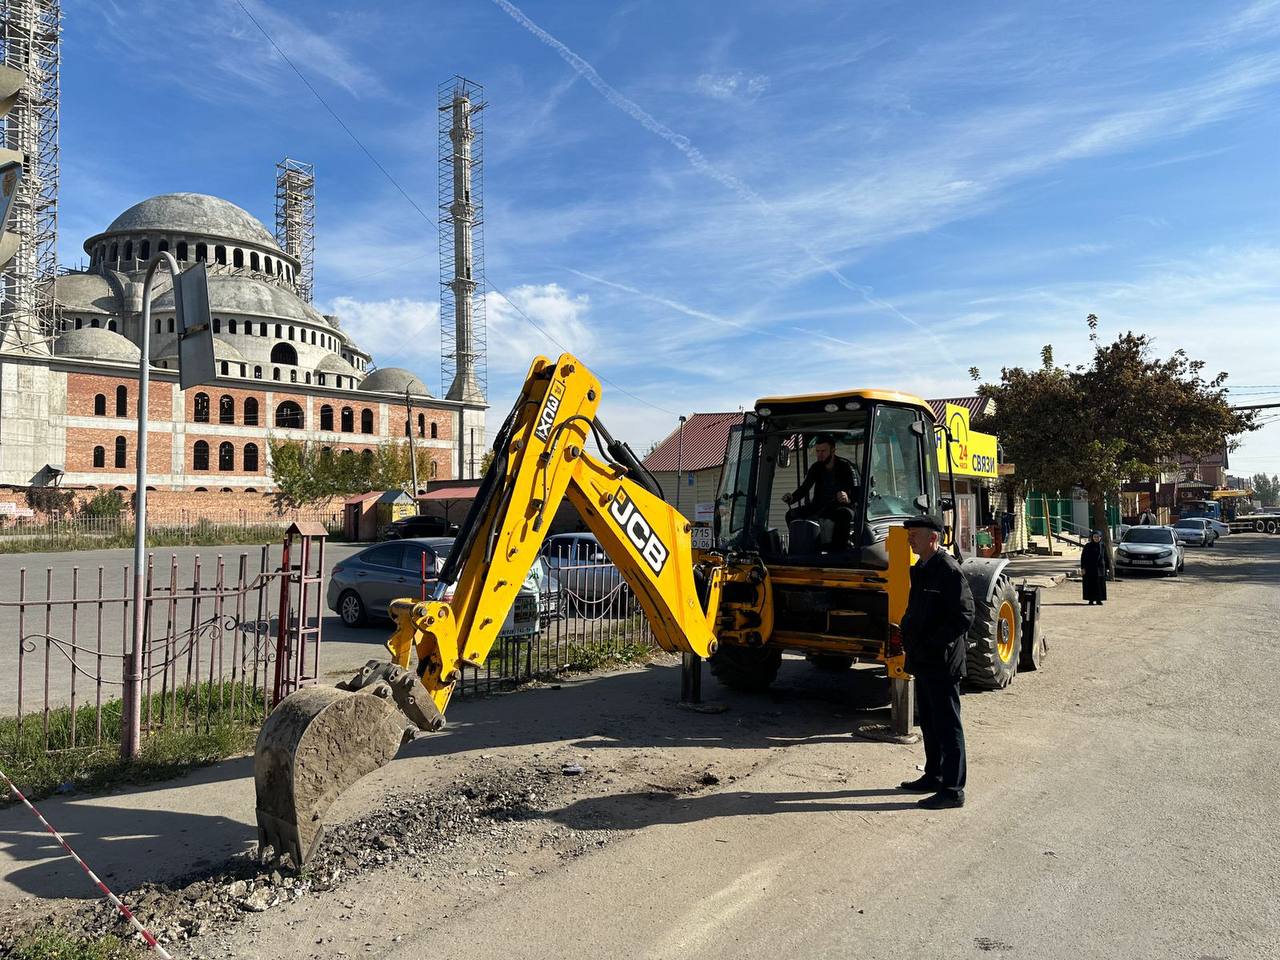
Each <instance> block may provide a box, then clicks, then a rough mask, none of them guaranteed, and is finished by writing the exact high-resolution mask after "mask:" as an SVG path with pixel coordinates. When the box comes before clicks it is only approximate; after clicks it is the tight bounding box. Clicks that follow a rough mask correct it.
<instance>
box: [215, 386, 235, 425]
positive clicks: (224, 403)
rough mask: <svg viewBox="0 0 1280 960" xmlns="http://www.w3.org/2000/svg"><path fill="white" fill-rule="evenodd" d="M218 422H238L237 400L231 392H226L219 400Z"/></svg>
mask: <svg viewBox="0 0 1280 960" xmlns="http://www.w3.org/2000/svg"><path fill="white" fill-rule="evenodd" d="M218 422H219V423H235V422H236V401H235V399H234V398H233V397H232V396H231V395H230V394H229V393H224V394H223V395H222V397H221V398H220V399H219V400H218Z"/></svg>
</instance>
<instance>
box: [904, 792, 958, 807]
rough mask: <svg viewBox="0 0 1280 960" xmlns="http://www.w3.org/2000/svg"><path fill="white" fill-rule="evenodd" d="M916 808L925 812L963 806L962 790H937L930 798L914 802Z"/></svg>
mask: <svg viewBox="0 0 1280 960" xmlns="http://www.w3.org/2000/svg"><path fill="white" fill-rule="evenodd" d="M916 806H918V807H922V808H923V809H925V810H953V809H955V808H956V807H963V806H964V791H963V790H939V791H938V792H937V793H935V794H934V795H933V796H932V797H925V798H923V799H921V800H917V801H916Z"/></svg>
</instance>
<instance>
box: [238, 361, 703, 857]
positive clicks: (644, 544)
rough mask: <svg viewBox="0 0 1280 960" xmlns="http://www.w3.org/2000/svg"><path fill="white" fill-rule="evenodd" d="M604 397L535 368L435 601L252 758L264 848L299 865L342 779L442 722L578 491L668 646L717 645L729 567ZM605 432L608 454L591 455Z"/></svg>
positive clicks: (270, 732) (589, 382) (589, 378)
mask: <svg viewBox="0 0 1280 960" xmlns="http://www.w3.org/2000/svg"><path fill="white" fill-rule="evenodd" d="M599 404H600V382H599V381H598V380H597V379H596V378H595V376H594V375H593V374H592V373H591V372H590V371H589V370H588V369H587V368H586V367H585V366H584V365H583V364H582V363H581V362H580V361H579V360H577V359H576V358H574V357H573V356H571V355H569V354H564V355H562V356H561V357H560V358H559V359H558V360H556V361H554V362H553V361H551V360H549V359H547V358H546V357H538V358H537V359H536V360H535V361H534V362H533V365H532V366H531V367H530V369H529V374H528V376H527V377H526V378H525V382H524V386H523V388H522V389H521V391H520V396H519V398H518V399H517V401H516V404H515V406H514V407H513V408H512V409H511V412H510V414H508V416H507V418H506V420H505V421H504V422H503V425H502V428H501V429H500V430H499V432H498V436H497V438H496V439H495V441H494V445H493V461H492V463H491V465H490V467H489V469H488V471H487V472H486V474H485V477H484V479H483V480H482V482H481V485H480V489H479V491H478V492H477V494H476V498H475V500H474V501H473V503H472V505H471V509H470V511H469V512H468V514H467V518H466V520H465V521H464V522H463V524H462V526H461V528H460V529H459V532H458V536H457V539H456V541H455V543H454V548H453V551H452V552H451V553H450V555H449V558H448V560H447V561H446V562H445V565H444V568H443V569H442V570H441V572H440V576H439V578H438V580H437V585H436V587H435V590H434V595H433V597H432V598H431V599H428V600H414V599H408V598H406V599H403V600H396V601H393V602H392V604H391V614H392V616H393V618H394V620H395V631H394V633H393V634H392V636H391V639H390V640H389V641H388V642H387V648H388V650H389V651H390V653H391V661H390V662H379V661H370V662H369V664H368V665H367V666H366V667H365V668H364V669H363V670H361V671H360V673H359V674H357V675H356V676H355V677H353V678H352V679H351V680H349V681H347V682H346V683H345V684H340V685H339V686H340V687H341V688H342V689H339V690H334V689H330V688H309V689H306V690H301V691H299V692H298V693H295V694H292V695H290V696H289V697H286V698H285V699H284V700H282V701H281V702H280V704H278V705H277V707H276V709H275V710H274V711H273V712H272V714H271V716H270V717H268V719H267V722H266V723H265V724H264V725H263V729H262V733H261V734H260V735H259V738H258V745H257V750H256V752H255V766H254V773H255V781H256V787H257V797H258V826H259V843H260V845H261V846H262V847H263V848H266V847H272V848H274V850H275V851H276V854H277V855H278V856H282V855H284V854H288V855H290V856H291V857H292V859H293V861H294V864H295V865H297V866H301V865H302V864H303V863H304V862H305V861H306V860H307V859H309V857H310V856H311V854H312V853H313V852H314V850H315V848H316V846H317V844H318V843H319V840H320V837H321V835H322V832H323V831H322V828H321V819H322V817H323V815H324V812H325V810H327V809H328V807H329V805H330V804H332V802H333V801H334V800H335V799H336V798H337V796H338V794H339V793H340V792H341V790H342V789H344V788H345V787H346V786H347V785H349V784H350V783H352V782H354V781H355V780H357V779H359V778H360V777H362V776H364V775H365V774H367V773H369V772H371V771H372V770H375V769H377V768H378V767H379V766H382V765H383V764H385V763H387V762H389V761H390V760H391V759H392V757H394V755H395V752H396V750H397V749H398V748H399V746H400V744H401V743H403V742H404V740H406V739H409V738H410V737H412V736H415V735H416V734H417V733H418V732H419V731H425V732H431V731H435V730H438V729H439V728H440V727H441V726H442V725H443V723H444V713H445V710H446V708H447V707H448V704H449V699H450V697H451V696H452V695H453V691H454V689H455V687H456V685H457V682H458V679H459V677H460V672H461V669H462V667H463V666H464V665H466V664H471V665H474V666H479V665H480V664H482V663H484V661H485V658H486V657H487V656H488V654H489V651H490V649H491V648H492V647H493V644H494V642H495V641H496V640H497V637H498V632H499V631H500V630H501V628H502V624H503V621H504V620H505V619H506V615H507V611H508V610H509V609H510V608H511V605H512V604H513V603H514V602H515V599H516V595H517V594H518V593H519V591H520V587H521V585H522V584H523V583H524V580H525V577H526V576H527V574H528V572H529V569H530V567H531V566H532V565H533V563H534V560H535V559H536V558H537V555H538V551H539V550H540V549H541V546H542V543H543V541H544V540H545V539H546V536H547V531H548V528H549V526H550V522H551V519H552V518H553V517H554V516H555V513H556V510H557V508H558V507H559V506H560V504H561V503H562V502H563V501H564V499H565V498H566V497H567V498H568V500H569V502H570V503H572V504H573V506H574V507H575V508H576V509H577V511H578V514H579V515H580V516H581V517H582V519H583V520H584V521H585V522H586V524H587V526H588V527H589V528H590V529H591V531H592V532H593V533H594V534H595V535H596V537H597V538H598V539H599V541H600V543H601V545H602V546H603V547H604V549H605V551H606V553H607V554H608V555H609V558H610V559H611V560H612V561H613V563H614V565H615V566H616V567H617V568H618V571H619V572H620V573H621V574H622V576H623V578H624V579H625V580H626V582H627V584H628V586H630V588H631V589H632V591H633V592H634V593H635V596H636V599H637V601H638V602H639V604H640V606H641V609H643V610H644V612H645V615H646V616H647V617H648V620H649V626H650V629H651V630H652V632H653V635H654V638H655V639H656V640H657V642H658V645H659V646H661V647H662V648H663V649H664V650H668V651H671V652H679V653H693V654H697V655H698V656H700V657H709V656H710V655H711V654H712V653H714V652H715V648H716V640H715V633H714V625H715V621H716V616H717V613H718V608H719V597H720V592H721V585H722V583H723V573H724V568H723V566H721V565H720V564H719V563H718V562H717V560H715V559H714V558H712V559H704V560H703V561H701V562H700V563H699V564H698V565H695V563H694V557H693V551H692V546H691V542H690V536H689V529H690V528H689V523H688V521H686V520H685V518H684V517H683V516H682V515H681V514H680V513H678V512H677V511H676V510H675V509H674V508H673V507H671V506H670V505H668V504H667V503H666V502H664V500H663V499H662V495H661V490H660V489H659V487H658V485H657V483H656V481H655V480H654V479H653V478H652V477H651V476H650V475H649V474H648V472H647V471H645V469H644V468H643V467H642V466H641V465H640V463H639V460H638V459H637V458H636V456H635V454H634V453H633V452H632V451H631V449H630V447H628V446H627V445H626V444H625V443H620V442H619V441H617V440H615V439H614V438H613V437H612V436H610V435H609V433H608V431H607V430H606V429H605V428H604V426H603V424H601V423H600V422H599V420H598V419H597V418H596V410H597V408H598V407H599ZM592 441H594V443H595V444H596V446H597V449H598V450H599V451H600V456H599V457H596V456H594V455H592V454H591V453H590V452H588V444H589V442H592ZM451 584H453V585H454V590H453V594H452V596H451V597H450V598H449V599H447V600H446V599H444V597H445V592H446V590H447V589H448V587H449V585H451Z"/></svg>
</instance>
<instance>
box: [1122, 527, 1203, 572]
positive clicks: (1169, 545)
mask: <svg viewBox="0 0 1280 960" xmlns="http://www.w3.org/2000/svg"><path fill="white" fill-rule="evenodd" d="M1185 566H1186V562H1185V558H1184V555H1183V552H1182V544H1181V543H1179V542H1178V535H1177V534H1176V533H1174V530H1173V528H1172V527H1130V528H1129V529H1128V530H1126V531H1125V533H1124V539H1123V540H1121V541H1120V545H1119V546H1118V547H1116V570H1128V571H1133V570H1157V571H1160V572H1162V573H1166V574H1169V575H1170V576H1177V575H1178V574H1179V573H1181V572H1182V570H1183V568H1184V567H1185Z"/></svg>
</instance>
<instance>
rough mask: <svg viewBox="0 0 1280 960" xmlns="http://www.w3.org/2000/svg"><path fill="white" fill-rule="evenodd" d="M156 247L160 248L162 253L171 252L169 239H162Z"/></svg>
mask: <svg viewBox="0 0 1280 960" xmlns="http://www.w3.org/2000/svg"><path fill="white" fill-rule="evenodd" d="M156 249H157V250H159V251H160V252H161V253H168V252H169V241H168V240H161V241H160V242H159V243H158V244H156Z"/></svg>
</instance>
